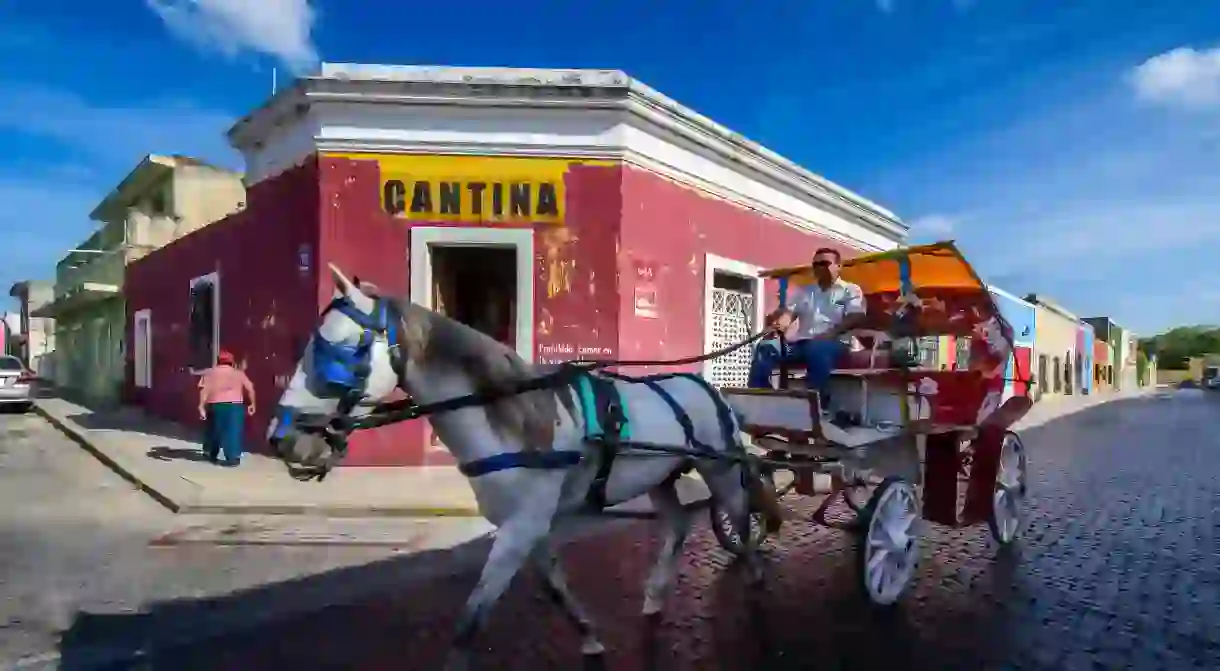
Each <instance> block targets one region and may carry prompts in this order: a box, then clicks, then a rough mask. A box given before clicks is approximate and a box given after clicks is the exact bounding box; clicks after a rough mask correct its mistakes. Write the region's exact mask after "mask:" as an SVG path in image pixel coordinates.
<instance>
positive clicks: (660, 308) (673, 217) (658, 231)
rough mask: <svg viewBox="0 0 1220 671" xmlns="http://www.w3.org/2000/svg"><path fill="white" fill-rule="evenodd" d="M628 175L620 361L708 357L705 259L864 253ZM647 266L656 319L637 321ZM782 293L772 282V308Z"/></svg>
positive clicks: (640, 174) (790, 261)
mask: <svg viewBox="0 0 1220 671" xmlns="http://www.w3.org/2000/svg"><path fill="white" fill-rule="evenodd" d="M622 175H623V178H622V182H623V186H622V199H623V204H624V205H623V217H622V224H621V228H622V230H621V239H620V245H621V253H620V254H619V255H618V276H619V283H620V287H621V292H620V294H619V310H620V313H621V315H622V316H621V318H620V320H619V324H620V330H619V356H620V357H622V358H624V359H654V360H655V359H678V358H683V357H689V356H693V355H695V354H700V353H702V352H703V307H704V296H703V288H704V265H705V258H706V257H705V254H709V253H710V254H715V255H717V256H721V257H724V258H727V259H732V260H735V261H741V262H743V263H749V264H753V265H757V266H761V267H764V268H768V267H776V266H789V265H796V264H799V263H802V262H805V261H808V260H809V259H810V258H811V257H812V256H813V252H814V251H815V250H817V249H818V248H819V247H834V248H836V249H839V250H840V252H841V253H842V254H843V255H844V256H854V255H855V254H857V253H858V252H857V250H853V249H849V248H846V247H844V246H842V245H840V244H838V243H834V242H832V241H831V240H829V239H826V238H823V237H821V236H818V235H813V234H810V233H808V232H805V231H802V230H800V229H797V228H793V227H791V226H788V225H787V224H784V223H783V222H780V221H778V220H776V219H773V218H771V217H768V216H766V215H763V214H760V213H758V212H754V211H750V210H747V209H745V208H742V207H738V206H736V205H733V204H731V203H728V202H726V201H724V200H720V199H718V198H715V197H712V196H710V195H706V194H703V193H700V192H699V191H697V190H695V189H691V188H688V187H685V186H681V185H678V184H675V183H674V182H671V181H669V180H666V179H664V178H662V177H660V176H658V175H655V174H653V173H650V172H646V171H643V170H638V169H635V168H624V169H622ZM641 267H642V268H645V269H650V270H651V272H652V274H653V275H654V278H653V280H652V284H653V285H654V287H655V291H656V304H657V313H658V317H657V318H648V317H644V316H637V315H636V310H635V282H636V281H637V279H636V278H637V277H638V273H637V268H641ZM645 272H647V270H646V271H645ZM776 292H777V287H776V286H775V284H774V283H773V282H772V283H768V286H767V288H766V294H767V295H766V300H767V303H766V305H767V309H771V308H773V307H774V306H775V302H776V295H777V294H776ZM690 369H691V370H696V371H697V370H699V366H691V367H690Z"/></svg>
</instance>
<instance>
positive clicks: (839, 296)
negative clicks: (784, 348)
mask: <svg viewBox="0 0 1220 671" xmlns="http://www.w3.org/2000/svg"><path fill="white" fill-rule="evenodd" d="M797 291H798V293H797V294H796V296H795V297H794V298H795V300H794V301H793V302H792V303H790V304H789V305H788V309H789V310H792V312H793V314H794V315H795V316H796V320H797V329H796V333H795V334H794V335H793V338H792V339H793V340H809V339H811V338H813V337H815V336H817V335H819V334H821V333H825V332H827V331H829V330H830V329H832V328H834V327H835V326H838V325H839V324H841V323H842V322H843V318H844V317H846V316H847V315H855V314H864V312H865V307H864V291H862V290H861V289H860V287H859V285H856V284H852V283H851V282H848V281H846V280H844V279H842V278H839V279H837V280H835V283H834V284H832V285H830V287H829V288H828V289H825V290H823V289H822V287H820V286H818V285H817V284H816V283H815V284H811V285H808V286H804V287H799V288H798V290H797ZM842 340H843V342H846V343H849V344H850V343H851V341H852V337H851V336H850V335H844V336H843V337H842Z"/></svg>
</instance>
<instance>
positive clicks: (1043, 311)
mask: <svg viewBox="0 0 1220 671" xmlns="http://www.w3.org/2000/svg"><path fill="white" fill-rule="evenodd" d="M1025 301H1026V302H1027V303H1032V304H1033V305H1034V311H1035V316H1034V319H1035V323H1036V324H1037V328H1036V329H1035V331H1034V361H1035V362H1036V363H1035V365H1034V379H1035V382H1036V384H1035V386H1034V395H1035V396H1036V397H1037V398H1038V399H1039V400H1041V399H1044V398H1047V397H1055V396H1067V395H1071V394H1073V393H1074V392H1075V390H1076V389H1077V388H1079V386H1080V385H1079V383H1078V381H1077V380H1075V379H1074V377H1075V375H1076V358H1077V357H1078V356H1079V355H1080V352H1077V351H1076V350H1077V347H1078V346H1079V345H1078V342H1079V341H1078V338H1077V336H1078V334H1079V332H1080V319H1079V318H1078V317H1077V316H1076V315H1074V314H1072V313H1071V312H1068V311H1067V309H1065V308H1064V307H1062V306H1061V305H1059V304H1058V303H1055V302H1054V301H1052V300H1050V299H1049V298H1046V297H1045V296H1039V295H1037V294H1030V295H1028V296H1026V297H1025Z"/></svg>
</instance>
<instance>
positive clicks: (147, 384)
mask: <svg viewBox="0 0 1220 671" xmlns="http://www.w3.org/2000/svg"><path fill="white" fill-rule="evenodd" d="M141 325H143V330H141ZM131 340H132V342H131V352H132V357H131V361H132V374H133V375H132V377H133V378H134V380H135V386H136V387H137V388H139V389H152V310H150V309H148V308H144V309H143V310H136V312H135V314H134V315H132V318H131Z"/></svg>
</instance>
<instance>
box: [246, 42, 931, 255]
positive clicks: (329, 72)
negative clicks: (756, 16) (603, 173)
mask: <svg viewBox="0 0 1220 671" xmlns="http://www.w3.org/2000/svg"><path fill="white" fill-rule="evenodd" d="M382 105H386V106H394V107H399V108H408V109H410V110H411V111H410V112H407V111H404V112H403V113H402V114H396V117H397V118H398V120H399V121H400V122H401V121H404V120H409V119H411V118H412V115H413V114H416V113H417V112H418V113H419V114H426V113H427V111H431V112H432V113H433V115H434V116H436V115H435V113H437V112H440V111H442V110H445V109H454V110H455V112H454V113H453V114H454V115H455V116H461V115H460V114H458V113H457V111H456V110H459V109H460V110H465V111H468V112H469V113H471V114H481V115H486V119H485V122H484V128H490V129H493V130H488V131H487V133H486V134H487V135H497V136H503V135H504V134H505V133H502V132H496V130H494V129H495V127H496V126H497V125H499V120H500V118H501V116H500V115H501V114H507V115H516V116H518V117H519V116H521V115H531V116H532V115H533V114H534V113H535V112H536V113H537V114H538V115H540V116H543V117H548V118H549V116H553V115H556V114H560V115H563V118H564V119H569V120H570V119H572V118H576V117H575V116H571V115H565V114H564V112H579V113H580V115H581V116H583V115H586V114H589V113H591V114H592V115H593V117H595V118H596V119H597V121H598V122H599V123H603V124H605V125H606V129H604V132H602V133H601V134H600V135H596V136H592V135H590V136H587V137H563V138H560V140H562V141H559V142H546V141H540V140H539V137H538V134H537V133H529V132H523V133H522V136H521V137H522V139H521V140H520V141H516V142H514V141H513V140H511V139H506V138H504V137H498V138H497V139H496V140H495V141H492V142H489V141H488V140H487V139H478V138H474V137H457V134H451V135H453V136H452V137H444V138H442V137H439V136H437V137H432V138H426V137H418V138H413V139H412V140H411V141H410V142H404V139H403V138H402V137H388V136H386V134H384V133H383V134H381V136H379V134H378V133H376V132H367V133H366V132H353V131H352V130H351V123H350V122H349V123H347V124H346V125H345V123H344V122H340V121H339V120H338V119H336V118H335V114H333V113H332V112H334V111H335V110H339V109H342V108H349V109H350V108H357V107H358V108H360V109H364V110H368V111H369V114H373V115H375V114H384V112H380V111H378V110H379V109H384V108H382V107H381V106H382ZM492 110H496V112H495V115H494V116H492V115H487V113H488V112H491V111H492ZM599 113H600V114H599ZM360 125H361V127H363V126H364V125H369V124H368V122H367V121H363V122H361V124H360ZM534 125H535V126H537V125H539V122H537V121H536V120H535V124H534ZM505 127H506V128H510V127H511V124H505ZM302 131H305V132H307V133H308V137H306V136H305V135H304V134H302ZM640 133H643V134H644V135H640ZM400 135H401V133H400ZM420 135H424V133H421V134H420ZM434 135H436V134H434ZM646 136H653V138H655V139H657V140H660V141H663V142H664V143H666V144H668V145H674V146H677V147H680V148H682V150H683V151H685V152H687V153H688V154H698V155H700V156H702V157H704V159H706V161H705V163H707V164H710V163H708V162H714V163H716V164H718V165H721V166H724V167H725V168H726V169H731V171H732V172H733V173H736V174H737V175H740V178H738V179H737V180H733V181H741V178H745V179H748V180H750V181H751V183H755V184H759V185H764V186H765V189H762V190H765V191H767V193H772V192H779V193H782V194H787V195H786V196H782V197H779V196H777V197H779V198H780V199H781V200H785V201H790V200H792V199H794V198H795V199H799V200H801V201H804V202H808V203H816V204H817V207H818V208H819V209H820V210H823V211H824V212H825V213H828V214H829V215H833V219H834V221H831V220H829V219H827V220H826V221H823V222H821V223H820V224H819V223H816V222H807V221H801V220H800V217H794V216H793V214H792V213H791V212H790V210H791V209H792V208H791V207H788V208H787V210H789V211H785V208H784V207H777V206H775V204H774V203H770V202H766V201H768V200H774V199H771V198H762V197H755V196H751V194H749V193H740V191H741V189H736V190H735V189H732V188H726V185H725V184H723V183H718V182H723V181H725V180H709V179H706V178H701V177H700V176H699V175H691V174H690V172H691V171H689V170H685V171H684V170H683V169H682V167H681V166H674V165H666V160H665V157H664V156H658V155H657V154H658V153H669V152H665V151H660V152H659V150H660V149H661V146H660V145H659V144H658V143H657V142H653V141H652V138H647V137H646ZM229 139H230V142H231V143H232V144H233V146H234V147H236V148H237V149H238V150H240V151H242V152H243V154H245V155H246V156H247V158H248V159H249V158H250V157H251V156H252V155H253V154H277V155H278V154H284V155H282V156H277V157H275V158H267V157H260V159H259V161H258V163H260V164H262V165H255V166H250V169H249V170H248V171H247V172H248V173H249V174H250V179H251V180H253V181H257V180H258V179H261V178H262V177H265V176H268V174H259V173H273V172H274V171H275V168H276V167H277V166H280V169H283V168H286V167H288V165H292V164H295V163H298V162H299V161H300V160H301V159H302V158H304V156H303V155H301V154H302V152H304V151H305V150H306V148H307V147H309V148H312V149H313V150H314V151H318V150H321V151H370V152H372V151H395V152H404V151H405V152H410V153H423V152H445V153H457V154H467V153H468V154H488V153H491V152H493V151H494V152H495V153H504V154H508V155H522V156H528V155H540V156H541V155H546V156H565V155H567V156H573V157H584V158H608V159H621V160H624V161H626V162H629V163H631V164H633V165H637V166H639V167H643V168H646V169H649V170H652V171H654V172H659V173H661V174H664V175H666V176H669V177H673V178H675V179H677V180H679V181H685V182H687V183H691V184H694V185H696V186H698V187H699V188H701V189H704V190H707V191H710V192H712V193H714V194H716V195H718V196H722V197H726V198H727V199H728V200H731V201H734V202H737V203H738V204H741V205H744V206H746V207H750V208H752V209H756V210H759V211H763V212H766V213H767V214H769V215H771V216H776V217H777V218H779V219H781V220H784V221H787V222H789V223H792V224H793V225H796V226H799V227H801V228H805V229H817V230H818V232H820V233H824V234H825V233H830V234H831V236H832V237H836V238H839V239H842V240H845V241H848V242H852V243H853V244H854V246H857V247H860V248H862V249H883V248H888V247H892V246H894V245H895V244H897V243H899V242H901V241H902V240H904V239H905V237H906V235H907V232H908V227H907V226H906V225H905V224H903V223H902V222H901V221H899V220H898V219H897V218H896V217H895V216H894V215H893V214H892V213H891V212H889V211H888V210H885V209H884V208H881V207H880V206H878V205H876V204H875V203H872V202H870V201H868V200H866V199H864V198H862V197H860V196H858V195H856V194H854V193H851V192H850V191H848V190H846V189H843V188H842V187H839V186H837V185H835V184H833V183H831V182H829V181H827V180H825V179H823V178H821V177H819V176H817V175H814V174H813V173H811V172H809V171H808V170H805V169H804V168H801V167H800V166H798V165H796V164H795V163H793V162H791V161H789V160H787V159H785V158H783V157H781V156H779V155H778V154H775V153H774V152H771V151H769V150H767V149H765V148H763V147H761V146H760V145H758V144H756V143H753V142H751V141H749V140H747V139H745V138H744V137H741V136H740V135H737V134H735V133H733V132H732V131H729V130H728V129H727V128H724V127H723V126H720V125H719V124H717V123H715V122H713V121H712V120H710V119H708V118H706V117H703V116H702V115H699V114H697V113H695V112H694V111H692V110H690V109H688V108H685V107H683V106H681V105H679V104H678V103H676V102H674V101H673V100H671V99H669V98H667V97H665V96H663V95H661V94H660V93H657V92H656V91H654V90H652V89H650V88H648V87H647V86H645V85H643V84H641V83H639V82H635V81H633V80H631V78H630V77H628V76H627V75H626V74H624V73H622V72H618V71H585V70H523V69H501V68H410V67H403V66H348V65H330V64H327V65H324V68H323V76H315V77H309V78H305V79H302V80H299V81H298V82H297V83H296V85H295V86H293V87H292V88H290V89H286V90H284V91H281V92H280V93H279V94H278V95H276V96H274V97H273V98H272V99H270V100H268V101H267V102H266V103H265V104H264V105H263V106H262V107H260V108H259V109H257V110H255V111H254V112H252V113H251V114H250V115H248V116H247V117H245V118H244V119H242V120H241V121H239V122H238V123H237V124H236V125H235V126H234V127H233V129H232V130H230V132H229ZM641 139H647V140H648V141H646V142H638V141H637V140H641ZM271 145H284V146H282V147H279V146H277V147H272V146H271ZM644 145H648V146H644ZM716 172H718V173H723V172H724V171H723V170H720V171H716ZM753 190H754V191H760V189H759V188H755V189H753ZM735 191H737V193H735ZM745 191H750V189H745ZM835 222H838V223H837V224H836V223H835ZM811 224H813V225H811ZM857 227H858V228H860V229H864V230H863V231H860V234H859V235H857V234H854V231H852V230H850V229H852V228H857ZM862 241H863V244H861V243H862Z"/></svg>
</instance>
